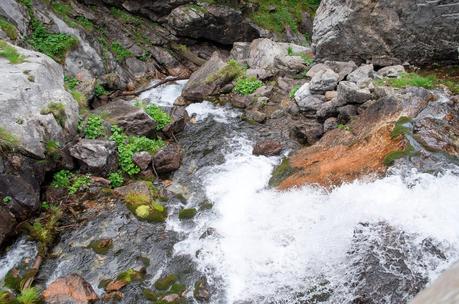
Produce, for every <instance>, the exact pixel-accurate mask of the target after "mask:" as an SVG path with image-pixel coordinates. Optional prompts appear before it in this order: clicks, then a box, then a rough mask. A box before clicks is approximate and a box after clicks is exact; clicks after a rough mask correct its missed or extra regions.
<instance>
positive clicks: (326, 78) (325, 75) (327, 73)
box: [309, 69, 339, 94]
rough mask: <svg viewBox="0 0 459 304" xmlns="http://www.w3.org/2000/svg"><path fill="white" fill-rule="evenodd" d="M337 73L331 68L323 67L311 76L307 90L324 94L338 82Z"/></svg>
mask: <svg viewBox="0 0 459 304" xmlns="http://www.w3.org/2000/svg"><path fill="white" fill-rule="evenodd" d="M338 79H339V75H338V74H337V73H335V72H334V71H333V70H331V69H323V70H321V71H319V72H317V73H316V74H315V75H314V77H312V79H311V82H310V83H309V90H310V91H311V92H312V93H314V94H325V92H326V91H333V90H334V89H336V85H337V84H338Z"/></svg>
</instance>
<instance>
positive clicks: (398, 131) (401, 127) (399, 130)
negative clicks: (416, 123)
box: [390, 116, 411, 139]
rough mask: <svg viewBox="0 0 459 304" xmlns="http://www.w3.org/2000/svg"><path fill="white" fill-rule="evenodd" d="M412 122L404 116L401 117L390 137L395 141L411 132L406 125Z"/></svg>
mask: <svg viewBox="0 0 459 304" xmlns="http://www.w3.org/2000/svg"><path fill="white" fill-rule="evenodd" d="M410 122H411V118H409V117H406V116H402V117H400V118H399V119H398V120H397V122H396V123H395V126H394V129H392V132H391V133H390V137H391V138H392V139H395V138H397V137H399V136H400V135H406V134H408V133H409V132H410V129H409V128H408V127H406V126H405V125H406V124H408V123H410Z"/></svg>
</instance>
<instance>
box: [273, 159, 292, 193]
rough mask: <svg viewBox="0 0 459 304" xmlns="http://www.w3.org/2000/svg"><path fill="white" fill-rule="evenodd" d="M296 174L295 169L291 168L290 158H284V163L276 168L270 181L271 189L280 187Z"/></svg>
mask: <svg viewBox="0 0 459 304" xmlns="http://www.w3.org/2000/svg"><path fill="white" fill-rule="evenodd" d="M293 173H295V169H294V168H292V167H291V166H290V162H289V159H288V158H284V159H283V160H282V162H281V163H280V164H279V165H278V166H277V167H276V168H274V171H273V173H272V175H271V179H270V180H269V185H270V186H271V187H276V186H278V185H279V184H280V183H281V182H282V181H283V180H284V179H286V178H287V177H289V176H290V175H292V174H293Z"/></svg>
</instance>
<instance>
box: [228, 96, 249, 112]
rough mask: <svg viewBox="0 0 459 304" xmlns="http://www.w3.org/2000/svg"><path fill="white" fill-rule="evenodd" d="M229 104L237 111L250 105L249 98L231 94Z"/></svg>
mask: <svg viewBox="0 0 459 304" xmlns="http://www.w3.org/2000/svg"><path fill="white" fill-rule="evenodd" d="M230 98H231V99H230V103H231V105H232V106H233V107H235V108H238V109H245V108H247V107H248V106H250V104H251V103H252V97H251V96H242V95H239V94H232V95H231V97H230Z"/></svg>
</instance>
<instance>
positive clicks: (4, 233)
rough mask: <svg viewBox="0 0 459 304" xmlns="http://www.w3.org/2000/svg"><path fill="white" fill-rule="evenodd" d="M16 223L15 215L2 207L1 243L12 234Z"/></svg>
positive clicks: (0, 215) (0, 223) (0, 217)
mask: <svg viewBox="0 0 459 304" xmlns="http://www.w3.org/2000/svg"><path fill="white" fill-rule="evenodd" d="M15 224H16V220H15V219H14V216H13V215H12V214H11V213H9V212H8V211H7V210H6V209H5V208H0V244H1V243H3V241H4V240H5V239H6V238H7V237H8V236H9V235H10V233H11V231H12V230H13V228H14V225H15Z"/></svg>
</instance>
